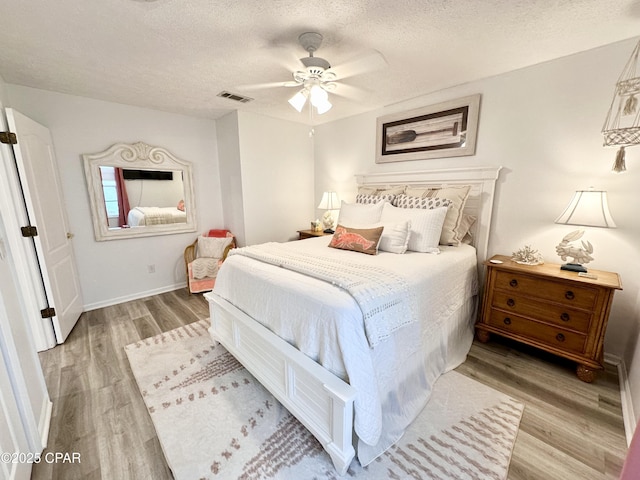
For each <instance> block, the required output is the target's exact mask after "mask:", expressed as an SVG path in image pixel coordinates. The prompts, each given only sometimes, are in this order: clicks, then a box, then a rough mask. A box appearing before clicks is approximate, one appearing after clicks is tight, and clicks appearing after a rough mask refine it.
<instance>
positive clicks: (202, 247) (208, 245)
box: [184, 230, 236, 293]
mask: <svg viewBox="0 0 640 480" xmlns="http://www.w3.org/2000/svg"><path fill="white" fill-rule="evenodd" d="M235 247H236V240H235V237H234V236H233V234H232V233H231V232H229V231H228V230H209V231H208V232H207V233H205V234H204V235H201V236H199V237H198V238H196V240H195V242H193V243H192V244H191V245H189V246H188V247H187V248H185V249H184V263H185V268H186V273H187V286H188V287H189V292H190V293H202V292H209V291H211V290H213V287H214V285H215V284H216V276H217V275H218V269H219V268H220V265H222V262H224V260H225V259H226V258H227V255H228V254H229V250H231V249H232V248H235Z"/></svg>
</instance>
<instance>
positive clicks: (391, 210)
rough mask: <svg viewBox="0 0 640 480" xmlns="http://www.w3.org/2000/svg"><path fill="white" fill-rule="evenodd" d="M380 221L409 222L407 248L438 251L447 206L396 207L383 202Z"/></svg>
mask: <svg viewBox="0 0 640 480" xmlns="http://www.w3.org/2000/svg"><path fill="white" fill-rule="evenodd" d="M383 205H384V208H383V209H382V216H381V218H380V222H382V223H383V224H387V223H398V222H403V221H405V222H410V232H411V233H410V234H409V243H408V246H407V250H412V251H414V252H423V253H440V249H439V248H438V243H439V240H440V235H441V233H442V225H443V223H444V219H445V217H446V215H447V207H438V208H431V209H421V208H398V207H394V206H393V205H391V204H389V203H385V204H383Z"/></svg>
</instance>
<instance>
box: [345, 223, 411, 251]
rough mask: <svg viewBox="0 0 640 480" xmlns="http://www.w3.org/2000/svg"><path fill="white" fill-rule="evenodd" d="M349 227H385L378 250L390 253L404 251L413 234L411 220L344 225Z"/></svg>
mask: <svg viewBox="0 0 640 480" xmlns="http://www.w3.org/2000/svg"><path fill="white" fill-rule="evenodd" d="M344 226H345V227H349V228H376V227H384V230H383V231H382V236H381V237H380V243H379V244H378V250H381V251H383V252H390V253H404V252H406V251H407V247H408V246H409V237H410V236H411V222H398V223H381V222H378V223H374V224H373V225H364V224H352V225H344Z"/></svg>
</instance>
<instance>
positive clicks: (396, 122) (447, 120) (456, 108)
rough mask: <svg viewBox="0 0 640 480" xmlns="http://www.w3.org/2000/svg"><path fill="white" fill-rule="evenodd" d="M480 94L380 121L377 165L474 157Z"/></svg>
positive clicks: (388, 116) (378, 120)
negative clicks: (466, 156)
mask: <svg viewBox="0 0 640 480" xmlns="http://www.w3.org/2000/svg"><path fill="white" fill-rule="evenodd" d="M479 112H480V94H476V95H471V96H468V97H462V98H458V99H455V100H449V101H447V102H442V103H438V104H435V105H430V106H428V107H423V108H418V109H415V110H409V111H407V112H401V113H394V114H390V115H385V116H383V117H378V119H377V135H376V137H377V151H376V163H387V162H401V161H405V160H427V159H432V158H446V157H460V156H465V155H474V154H475V151H476V137H477V131H478V116H479Z"/></svg>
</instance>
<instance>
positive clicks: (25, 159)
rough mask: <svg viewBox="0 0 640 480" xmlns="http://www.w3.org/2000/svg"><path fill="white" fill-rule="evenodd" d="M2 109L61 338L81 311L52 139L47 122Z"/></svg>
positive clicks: (64, 336) (53, 317)
mask: <svg viewBox="0 0 640 480" xmlns="http://www.w3.org/2000/svg"><path fill="white" fill-rule="evenodd" d="M6 114H7V123H8V124H9V129H10V131H11V132H13V133H15V134H16V136H17V144H15V145H13V150H14V154H15V158H16V163H17V166H18V173H19V176H20V182H21V184H22V190H23V194H24V199H25V204H26V207H27V212H28V214H29V220H30V222H31V225H33V226H35V227H36V228H37V230H38V235H37V236H35V237H33V241H34V243H35V247H36V252H37V254H38V259H39V263H40V270H41V272H42V279H43V283H44V288H45V291H46V294H47V300H48V302H49V306H50V307H52V308H54V309H55V314H54V315H52V320H53V327H54V330H55V334H56V340H57V342H58V343H62V342H64V341H65V339H66V338H67V336H68V335H69V333H70V332H71V329H72V328H73V326H74V325H75V324H76V321H77V320H78V317H79V316H80V314H81V313H82V293H81V290H80V282H79V280H78V270H77V268H76V263H75V258H74V255H73V247H72V245H71V238H72V237H73V235H71V233H70V230H69V220H68V218H67V213H66V210H65V204H64V195H63V193H62V185H61V184H60V175H59V173H58V167H57V164H56V158H55V154H54V150H53V141H52V139H51V133H50V132H49V129H48V128H47V127H44V126H42V125H40V124H39V123H36V122H34V121H33V120H31V119H30V118H28V117H26V116H24V115H22V114H21V113H20V112H17V111H15V110H13V109H11V108H7V109H6ZM27 240H28V239H25V241H27Z"/></svg>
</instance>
